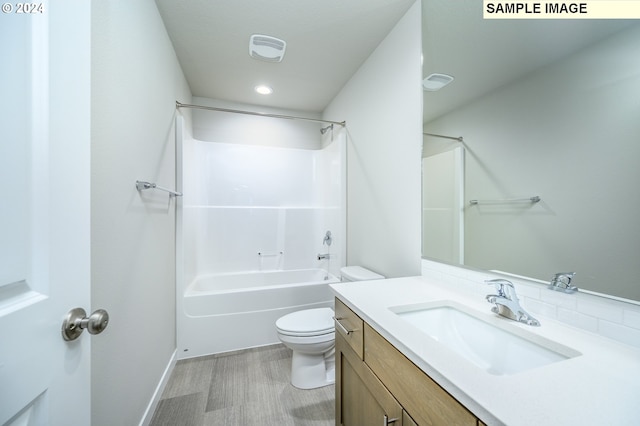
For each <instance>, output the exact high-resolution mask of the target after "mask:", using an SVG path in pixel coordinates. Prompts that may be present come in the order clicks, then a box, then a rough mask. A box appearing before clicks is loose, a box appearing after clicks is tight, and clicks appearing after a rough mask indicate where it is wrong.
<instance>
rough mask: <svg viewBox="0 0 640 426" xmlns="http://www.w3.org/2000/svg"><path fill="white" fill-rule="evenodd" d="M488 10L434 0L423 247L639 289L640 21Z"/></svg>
mask: <svg viewBox="0 0 640 426" xmlns="http://www.w3.org/2000/svg"><path fill="white" fill-rule="evenodd" d="M481 12H482V11H481V3H478V2H472V1H463V2H454V3H451V2H446V1H445V0H424V1H423V55H424V66H423V78H426V77H428V76H429V75H431V74H434V73H440V74H446V75H450V76H452V77H453V78H454V80H453V81H452V82H451V83H450V84H448V85H446V86H445V87H443V88H442V89H440V90H437V91H425V92H424V132H425V133H426V135H425V136H424V146H423V257H427V258H432V259H437V260H443V261H446V262H450V263H455V264H462V265H466V266H470V267H473V268H479V269H484V270H497V271H502V272H507V273H511V274H516V275H522V276H527V277H531V278H536V279H540V280H544V281H549V280H550V279H551V277H552V276H553V275H554V274H555V273H558V272H573V271H575V272H577V274H576V277H575V280H574V283H575V285H577V286H578V287H579V288H580V289H582V290H591V291H595V292H598V293H604V294H608V295H613V296H617V297H622V298H626V299H633V300H640V283H639V282H638V276H640V262H639V261H640V223H639V222H638V220H637V219H636V217H637V212H638V211H639V210H640V197H638V195H639V194H638V183H640V167H639V166H638V165H637V164H636V163H637V162H638V161H640V97H639V96H638V94H639V93H640V24H638V23H637V21H624V20H615V21H599V20H598V21H594V20H590V21H586V20H583V21H577V20H576V21H566V20H565V21H549V20H546V21H543V20H538V21H536V20H513V21H507V20H486V21H485V20H483V19H482V13H481ZM459 137H461V138H462V139H458V138H459ZM536 197H538V198H536ZM472 200H477V203H472V202H471V201H472Z"/></svg>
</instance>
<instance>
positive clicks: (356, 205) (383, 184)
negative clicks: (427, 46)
mask: <svg viewBox="0 0 640 426" xmlns="http://www.w3.org/2000/svg"><path fill="white" fill-rule="evenodd" d="M421 50H422V48H421V4H420V2H419V1H418V2H416V3H415V4H414V5H413V6H412V7H411V8H410V9H409V11H408V12H407V13H406V14H405V16H404V17H403V18H402V19H401V20H400V21H399V22H398V24H397V25H396V26H395V28H394V29H393V30H392V31H391V32H390V33H389V35H388V36H387V37H386V38H385V40H384V41H383V42H382V43H381V44H380V45H379V46H378V47H377V48H376V50H375V51H374V52H373V54H371V56H370V57H369V58H368V59H367V60H366V62H365V63H364V64H363V65H362V66H361V67H360V69H359V70H358V72H357V73H356V74H355V75H354V76H353V77H352V78H351V79H350V80H349V82H348V83H347V84H346V85H345V87H344V88H343V89H342V90H341V91H340V93H339V94H338V95H337V96H336V98H335V99H334V100H333V101H332V102H331V104H330V105H329V106H328V107H327V108H326V110H325V111H324V114H323V118H325V119H327V120H332V121H342V120H346V122H347V144H348V150H347V162H348V166H347V169H348V175H347V197H348V202H347V239H348V249H347V263H348V264H350V265H361V266H364V267H367V268H370V269H372V270H375V271H376V272H379V273H381V274H383V275H385V276H388V277H399V276H410V275H418V274H419V273H420V211H421V206H420V191H421V189H420V187H421V185H420V182H421V180H420V179H421V178H420V164H421V158H420V157H421V145H422V138H421V136H420V135H421V133H422V131H421V129H422V87H421V63H420V56H421Z"/></svg>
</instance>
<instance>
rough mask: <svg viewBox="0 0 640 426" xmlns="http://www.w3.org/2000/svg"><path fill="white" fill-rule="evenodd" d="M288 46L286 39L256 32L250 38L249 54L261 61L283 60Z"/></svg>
mask: <svg viewBox="0 0 640 426" xmlns="http://www.w3.org/2000/svg"><path fill="white" fill-rule="evenodd" d="M286 47H287V43H286V42H285V41H284V40H280V39H279V38H275V37H271V36H268V35H261V34H254V35H252V36H251V38H250V39H249V55H250V56H251V57H252V58H255V59H259V60H261V61H267V62H280V61H282V58H283V57H284V51H285V49H286Z"/></svg>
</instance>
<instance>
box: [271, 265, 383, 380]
mask: <svg viewBox="0 0 640 426" xmlns="http://www.w3.org/2000/svg"><path fill="white" fill-rule="evenodd" d="M340 274H341V277H342V281H364V280H379V279H383V278H384V277H383V276H382V275H380V274H376V273H375V272H373V271H370V270H368V269H365V268H363V267H361V266H346V267H344V268H342V269H340ZM333 316H334V313H333V309H331V308H316V309H305V310H302V311H297V312H292V313H290V314H287V315H285V316H283V317H281V318H279V319H278V320H277V321H276V329H277V332H278V338H279V339H280V341H281V342H282V343H284V345H285V346H287V347H288V348H289V349H292V350H293V358H292V360H291V384H292V385H293V386H295V387H297V388H300V389H314V388H319V387H322V386H327V385H330V384H333V383H334V382H335V358H334V355H335V343H336V335H335V325H334V322H333Z"/></svg>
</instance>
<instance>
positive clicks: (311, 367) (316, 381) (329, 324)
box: [276, 308, 336, 389]
mask: <svg viewBox="0 0 640 426" xmlns="http://www.w3.org/2000/svg"><path fill="white" fill-rule="evenodd" d="M333 315H334V314H333V309H331V308H316V309H305V310H303V311H297V312H292V313H290V314H287V315H285V316H283V317H281V318H279V319H278V320H277V321H276V330H277V332H278V338H279V339H280V341H281V342H282V343H284V345H285V346H287V347H288V348H289V349H292V350H293V356H292V358H291V384H292V385H293V386H295V387H297V388H300V389H314V388H319V387H322V386H327V385H330V384H332V383H334V382H335V360H334V359H333V355H334V352H335V344H336V335H335V328H334V325H333Z"/></svg>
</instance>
